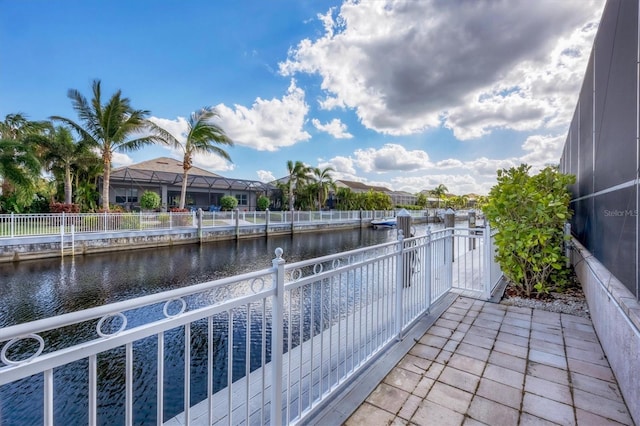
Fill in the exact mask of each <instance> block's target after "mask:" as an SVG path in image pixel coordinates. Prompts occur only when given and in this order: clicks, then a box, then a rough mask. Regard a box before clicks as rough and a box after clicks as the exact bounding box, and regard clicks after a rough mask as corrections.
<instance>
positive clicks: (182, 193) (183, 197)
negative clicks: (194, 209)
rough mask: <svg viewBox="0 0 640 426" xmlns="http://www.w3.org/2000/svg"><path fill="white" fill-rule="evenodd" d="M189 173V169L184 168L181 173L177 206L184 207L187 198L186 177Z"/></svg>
mask: <svg viewBox="0 0 640 426" xmlns="http://www.w3.org/2000/svg"><path fill="white" fill-rule="evenodd" d="M188 175H189V169H185V170H184V173H182V190H181V191H180V205H179V206H178V208H180V209H184V204H185V201H186V198H187V177H188Z"/></svg>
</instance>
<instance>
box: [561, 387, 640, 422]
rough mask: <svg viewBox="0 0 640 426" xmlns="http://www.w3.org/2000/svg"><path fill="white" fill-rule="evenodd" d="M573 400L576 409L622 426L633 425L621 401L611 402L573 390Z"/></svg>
mask: <svg viewBox="0 0 640 426" xmlns="http://www.w3.org/2000/svg"><path fill="white" fill-rule="evenodd" d="M573 399H574V403H575V406H576V408H581V409H583V410H585V411H588V412H590V413H593V414H597V415H599V416H601V417H604V418H607V419H612V420H615V421H617V422H620V423H623V424H633V421H632V420H631V417H630V416H629V411H628V410H627V406H626V405H625V404H624V403H623V402H621V401H612V400H610V399H607V398H604V397H602V396H598V395H594V394H592V393H588V392H585V391H583V390H580V389H574V392H573Z"/></svg>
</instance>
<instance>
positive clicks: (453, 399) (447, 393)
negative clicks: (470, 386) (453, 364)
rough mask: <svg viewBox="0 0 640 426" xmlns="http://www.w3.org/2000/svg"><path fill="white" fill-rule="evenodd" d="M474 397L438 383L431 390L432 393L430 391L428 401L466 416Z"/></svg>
mask: <svg viewBox="0 0 640 426" xmlns="http://www.w3.org/2000/svg"><path fill="white" fill-rule="evenodd" d="M472 397H473V394H471V393H469V392H465V391H463V390H461V389H458V388H455V387H453V386H449V385H447V384H445V383H440V382H436V383H435V384H434V385H433V387H432V388H431V391H429V394H428V395H427V400H429V401H431V402H435V403H436V404H439V405H442V406H443V407H447V408H449V409H451V410H453V411H456V412H458V413H460V414H464V413H466V412H467V409H468V408H469V403H471V398H472Z"/></svg>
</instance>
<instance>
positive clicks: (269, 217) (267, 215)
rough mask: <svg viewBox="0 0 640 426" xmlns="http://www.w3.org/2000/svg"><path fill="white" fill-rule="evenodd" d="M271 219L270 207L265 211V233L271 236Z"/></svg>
mask: <svg viewBox="0 0 640 426" xmlns="http://www.w3.org/2000/svg"><path fill="white" fill-rule="evenodd" d="M270 221H271V215H270V214H269V208H266V209H265V211H264V235H266V236H269V222H270Z"/></svg>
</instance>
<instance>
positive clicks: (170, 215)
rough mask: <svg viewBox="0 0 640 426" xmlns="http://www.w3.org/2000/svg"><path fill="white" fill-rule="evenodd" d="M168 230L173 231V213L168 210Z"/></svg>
mask: <svg viewBox="0 0 640 426" xmlns="http://www.w3.org/2000/svg"><path fill="white" fill-rule="evenodd" d="M169 229H173V212H172V211H171V210H169Z"/></svg>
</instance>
